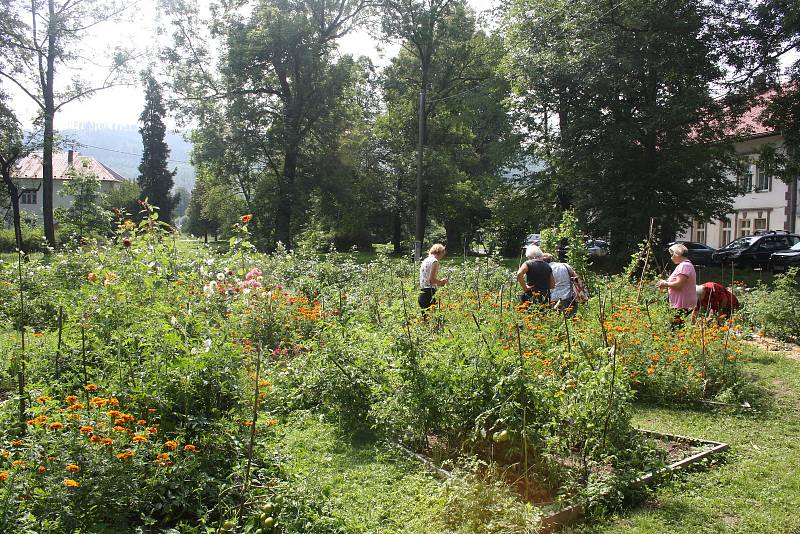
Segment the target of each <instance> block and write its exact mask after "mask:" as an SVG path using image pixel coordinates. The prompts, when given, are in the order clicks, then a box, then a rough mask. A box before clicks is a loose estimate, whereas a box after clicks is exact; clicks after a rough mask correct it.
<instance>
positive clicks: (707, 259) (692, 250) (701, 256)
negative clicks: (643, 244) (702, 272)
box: [666, 241, 717, 265]
mask: <svg viewBox="0 0 800 534" xmlns="http://www.w3.org/2000/svg"><path fill="white" fill-rule="evenodd" d="M678 243H681V244H683V245H684V246H685V247H686V249H687V250H688V251H689V261H691V262H692V263H694V264H695V265H712V264H714V263H716V261H715V260H714V252H716V250H717V249H715V248H712V247H709V246H708V245H704V244H703V243H698V242H696V241H673V242H672V243H670V244H668V245H667V252H666V254H667V256H669V247H671V246H672V245H676V244H678Z"/></svg>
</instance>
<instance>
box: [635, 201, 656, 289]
mask: <svg viewBox="0 0 800 534" xmlns="http://www.w3.org/2000/svg"><path fill="white" fill-rule="evenodd" d="M654 223H655V219H654V218H653V217H650V230H649V231H648V232H647V251H646V252H645V257H644V268H643V269H642V276H641V277H639V289H637V290H636V302H639V298H640V297H641V295H642V285H643V284H644V277H645V274H646V273H647V264H648V263H649V262H650V250H651V248H652V246H651V242H652V240H653V224H654Z"/></svg>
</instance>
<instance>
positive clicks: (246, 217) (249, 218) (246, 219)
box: [241, 214, 253, 224]
mask: <svg viewBox="0 0 800 534" xmlns="http://www.w3.org/2000/svg"><path fill="white" fill-rule="evenodd" d="M241 219H242V224H247V223H249V222H250V221H252V220H253V216H252V215H250V214H248V215H242V217H241Z"/></svg>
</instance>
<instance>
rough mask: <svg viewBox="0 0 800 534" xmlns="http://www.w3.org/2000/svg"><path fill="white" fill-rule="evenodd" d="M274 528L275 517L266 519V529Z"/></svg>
mask: <svg viewBox="0 0 800 534" xmlns="http://www.w3.org/2000/svg"><path fill="white" fill-rule="evenodd" d="M273 526H275V518H274V517H268V518H266V519H265V520H264V527H265V528H272V527H273Z"/></svg>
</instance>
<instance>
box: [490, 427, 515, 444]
mask: <svg viewBox="0 0 800 534" xmlns="http://www.w3.org/2000/svg"><path fill="white" fill-rule="evenodd" d="M510 437H511V435H510V434H509V433H508V430H501V431H500V432H495V433H494V436H492V439H493V440H494V442H495V443H503V442H505V441H508V439H509V438H510Z"/></svg>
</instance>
